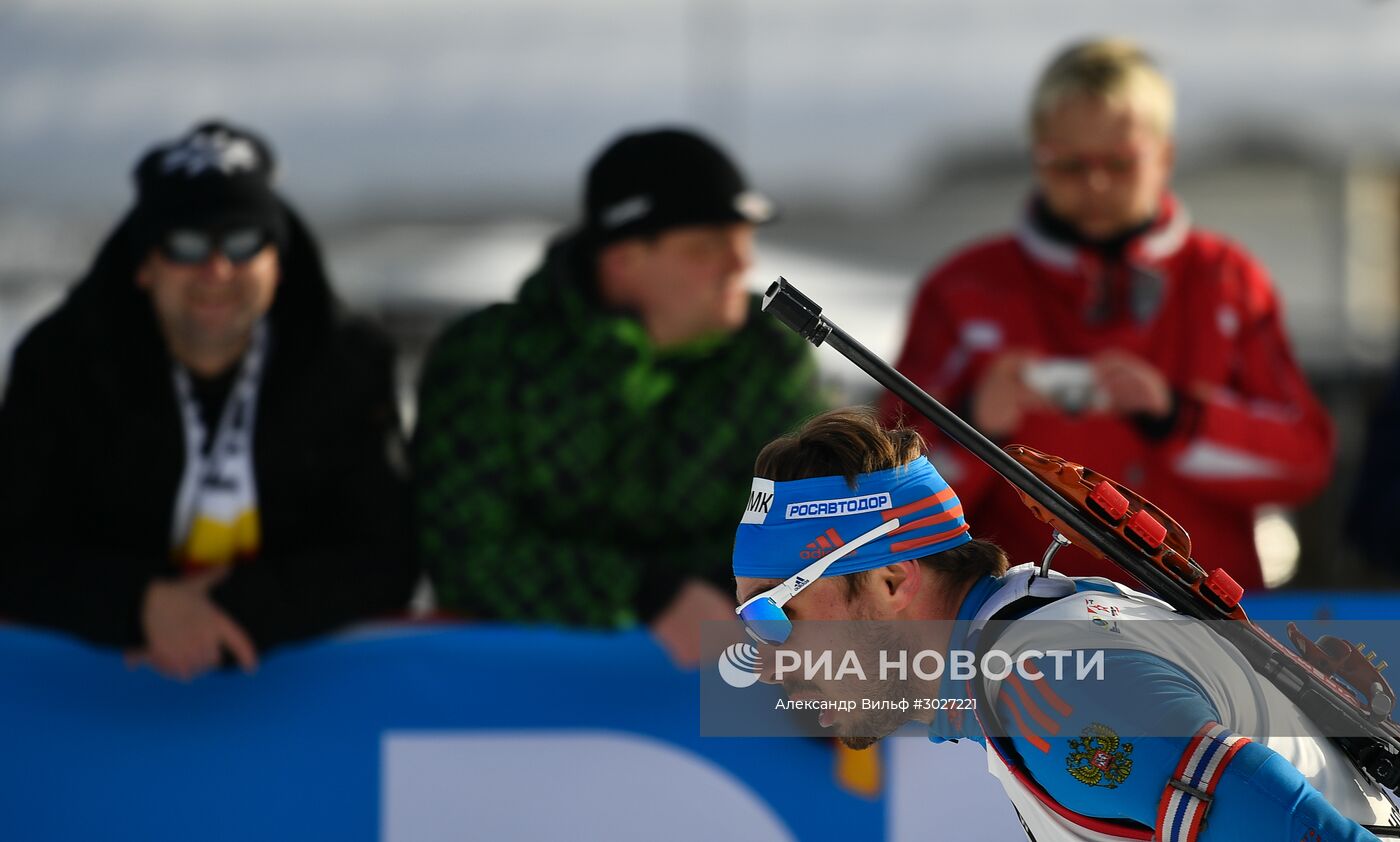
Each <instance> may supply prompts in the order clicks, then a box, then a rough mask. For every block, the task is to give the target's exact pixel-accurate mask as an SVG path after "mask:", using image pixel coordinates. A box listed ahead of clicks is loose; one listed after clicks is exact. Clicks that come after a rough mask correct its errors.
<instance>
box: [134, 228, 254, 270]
mask: <svg viewBox="0 0 1400 842" xmlns="http://www.w3.org/2000/svg"><path fill="white" fill-rule="evenodd" d="M271 241H272V236H271V235H270V234H269V233H268V231H267V230H266V229H264V228H257V227H252V226H249V227H245V228H230V229H228V230H226V231H202V230H200V229H198V228H172V229H171V230H169V231H167V232H165V236H163V237H161V239H160V250H161V253H162V254H164V255H165V258H166V259H167V260H169V261H170V262H172V263H190V264H192V263H203V262H204V261H206V260H208V259H209V258H210V257H212V256H213V255H214V253H215V251H218V252H219V253H222V254H223V256H224V257H227V258H228V259H229V262H231V263H246V262H248V261H249V260H252V259H253V257H254V256H256V255H257V253H258V252H260V251H262V250H263V248H264V247H266V246H267V244H268V243H269V242H271Z"/></svg>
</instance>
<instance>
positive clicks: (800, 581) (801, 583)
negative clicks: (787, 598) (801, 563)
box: [792, 576, 811, 591]
mask: <svg viewBox="0 0 1400 842" xmlns="http://www.w3.org/2000/svg"><path fill="white" fill-rule="evenodd" d="M809 584H811V583H810V582H808V581H807V580H806V579H804V578H802V577H801V576H798V577H797V581H795V582H793V583H792V589H793V590H795V591H800V590H802V589H803V588H805V587H807V586H808V585H809Z"/></svg>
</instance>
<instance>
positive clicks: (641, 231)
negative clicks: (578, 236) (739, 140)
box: [583, 128, 774, 243]
mask: <svg viewBox="0 0 1400 842" xmlns="http://www.w3.org/2000/svg"><path fill="white" fill-rule="evenodd" d="M583 204H584V208H583V210H584V230H585V231H586V232H587V233H588V234H589V235H590V236H591V237H592V238H593V240H594V241H595V242H597V243H604V242H608V241H611V240H617V239H622V238H624V237H632V236H639V235H648V234H655V233H657V232H659V231H663V230H665V229H667V228H675V227H677V226H681V225H705V224H712V223H726V222H749V223H753V224H761V223H764V222H768V221H769V220H771V219H772V218H773V216H774V207H773V203H772V201H770V200H769V199H768V197H767V196H764V195H763V194H761V193H758V192H756V191H754V190H750V189H749V187H748V184H747V182H746V181H745V180H744V176H743V173H741V172H740V171H739V168H738V167H737V166H736V165H735V164H734V162H733V161H732V160H731V159H730V158H729V156H728V155H726V154H725V153H724V151H723V150H721V149H720V148H719V147H718V146H717V145H715V144H714V143H713V142H712V141H710V140H708V139H706V138H705V137H702V136H701V135H699V134H697V133H696V132H693V131H690V130H687V129H680V128H662V129H653V130H649V131H640V132H632V133H629V134H625V135H623V136H622V137H620V138H618V139H617V140H615V141H613V142H612V144H610V145H609V146H608V147H607V148H606V149H604V150H603V152H602V154H600V155H599V156H598V157H597V159H596V160H594V162H593V165H592V166H591V167H589V169H588V181H587V185H586V187H585V189H584V199H583Z"/></svg>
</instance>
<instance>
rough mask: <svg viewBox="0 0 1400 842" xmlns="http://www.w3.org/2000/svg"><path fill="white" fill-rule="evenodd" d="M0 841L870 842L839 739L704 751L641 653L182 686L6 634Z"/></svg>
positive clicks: (285, 668) (398, 629)
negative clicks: (841, 770)
mask: <svg viewBox="0 0 1400 842" xmlns="http://www.w3.org/2000/svg"><path fill="white" fill-rule="evenodd" d="M0 664H3V669H0V727H2V728H3V731H4V735H5V739H4V752H3V759H0V806H3V810H0V835H3V837H4V838H6V839H22V840H29V842H43V840H91V839H104V840H127V839H130V840H143V842H151V841H152V840H192V839H201V840H224V839H228V840H235V839H236V840H249V839H296V840H313V839H327V840H330V839H334V840H357V839H366V840H368V839H376V838H379V839H386V840H415V841H416V840H437V839H442V840H448V839H451V840H465V839H493V840H494V839H555V838H557V839H609V840H624V839H638V840H643V839H645V840H654V839H656V838H661V837H664V838H667V839H697V840H698V839H705V840H711V839H721V838H723V839H821V838H848V839H849V838H881V837H883V836H884V834H885V824H886V815H885V803H884V799H883V798H882V797H880V796H878V795H874V796H872V795H869V794H866V795H860V794H856V793H854V792H852V791H851V790H850V788H848V787H846V786H843V785H841V784H840V783H839V782H838V767H839V762H838V761H839V760H840V757H839V755H838V753H837V752H836V750H835V748H834V744H833V743H832V742H831V741H829V740H813V739H713V738H702V737H701V736H700V727H699V721H700V716H699V695H700V694H699V674H698V673H696V672H682V671H679V670H677V669H675V668H674V667H673V666H672V665H671V664H670V662H669V660H668V659H667V658H666V655H665V654H664V653H663V652H662V651H661V650H660V649H659V648H658V647H657V646H656V644H655V643H654V642H653V640H652V639H651V637H650V636H649V635H647V634H645V633H643V632H634V633H626V634H604V633H597V634H594V633H585V632H577V631H563V630H551V629H521V628H514V627H499V626H489V625H473V626H459V625H450V626H391V627H387V628H374V629H365V630H360V631H356V632H352V633H350V634H347V635H342V636H340V637H337V638H334V639H329V640H323V641H319V642H315V643H310V644H306V645H302V646H296V647H290V648H287V649H284V650H282V651H278V652H273V653H271V654H270V656H269V657H268V658H267V659H266V660H265V661H264V662H263V664H262V665H261V668H260V669H259V670H258V672H257V674H255V675H253V676H245V675H242V674H241V673H237V672H232V671H227V672H221V673H217V674H213V675H207V676H205V677H202V678H200V679H198V680H196V681H194V682H191V683H189V684H181V683H178V682H174V681H170V680H167V679H165V678H162V677H160V676H158V675H156V674H154V673H152V672H151V671H149V670H147V669H141V670H135V671H133V670H129V669H127V668H126V667H125V666H124V665H123V663H122V659H121V657H120V655H118V654H117V653H114V652H110V651H105V650H98V649H93V648H91V647H88V646H86V645H84V644H82V643H79V642H76V641H73V640H70V639H68V638H65V637H62V636H58V635H51V634H48V633H45V632H39V631H32V630H28V629H22V628H16V627H5V628H0Z"/></svg>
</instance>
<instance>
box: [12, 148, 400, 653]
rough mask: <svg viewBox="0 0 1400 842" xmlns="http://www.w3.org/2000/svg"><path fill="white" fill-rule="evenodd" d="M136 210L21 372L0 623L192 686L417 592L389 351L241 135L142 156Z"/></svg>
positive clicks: (390, 607)
mask: <svg viewBox="0 0 1400 842" xmlns="http://www.w3.org/2000/svg"><path fill="white" fill-rule="evenodd" d="M134 175H135V181H136V191H137V196H136V202H135V205H134V207H133V208H132V209H131V211H130V212H129V213H128V214H127V215H126V217H125V218H124V219H123V220H122V221H121V222H120V223H119V224H118V225H117V227H116V230H115V231H113V232H112V234H111V235H110V236H109V237H108V238H107V240H106V242H105V243H104V244H103V246H102V247H101V250H100V251H99V252H98V255H97V257H96V259H95V260H94V262H93V264H92V267H91V269H90V270H89V271H88V273H87V275H86V276H85V277H83V278H82V280H80V281H79V282H78V284H77V285H76V286H75V287H74V288H73V290H72V291H71V293H70V294H69V296H68V298H67V300H66V301H64V303H63V304H62V305H61V306H59V307H58V309H57V310H55V311H54V312H53V313H52V314H50V315H49V316H48V317H47V318H45V319H43V320H42V321H41V322H39V323H38V324H37V325H36V326H35V327H34V328H33V329H32V330H31V331H30V332H29V334H28V336H27V337H26V338H25V339H24V340H23V342H22V343H21V344H20V345H19V347H18V348H17V349H16V351H15V353H14V358H13V360H12V363H11V371H10V377H9V381H8V387H7V392H6V394H5V397H4V403H3V405H0V612H3V613H4V614H6V615H8V616H10V617H12V618H15V619H19V620H22V621H26V622H31V623H37V624H41V625H46V626H52V627H56V628H59V629H64V630H67V631H69V632H72V633H75V634H77V635H80V636H82V637H84V638H87V639H90V640H92V641H96V642H99V643H103V644H110V645H114V646H118V647H122V648H124V649H126V650H127V651H128V653H129V656H130V657H131V658H132V659H133V660H136V661H149V663H150V664H151V665H152V666H153V667H155V668H156V669H157V670H159V671H160V672H162V673H164V674H166V675H170V676H174V677H178V678H183V679H189V678H192V677H193V676H196V675H198V674H199V673H201V672H204V671H205V670H208V669H210V668H212V667H215V666H217V665H218V664H220V663H221V661H228V660H232V661H236V662H237V663H238V664H239V665H241V666H242V667H243V668H244V669H246V670H251V669H253V668H254V667H255V666H256V664H257V661H258V657H259V655H260V653H261V652H263V651H264V650H266V649H267V648H268V647H270V646H273V645H275V644H278V643H281V642H284V641H289V640H294V639H297V638H302V637H306V636H308V635H313V634H316V633H319V632H323V631H326V630H327V629H330V628H333V627H335V626H338V625H341V624H344V623H347V622H350V621H352V620H355V619H357V618H361V617H365V616H367V615H375V614H380V613H384V612H392V611H396V610H399V609H400V608H402V607H403V606H404V604H405V603H406V601H407V599H408V597H409V595H410V592H411V590H412V586H413V582H414V579H415V575H416V568H415V565H414V562H413V553H412V542H411V540H410V539H409V534H410V533H409V529H408V521H409V509H408V497H407V489H406V481H405V477H404V476H403V475H402V470H401V468H400V466H401V465H402V464H403V460H402V456H401V454H402V452H403V450H402V448H403V443H402V432H401V428H400V424H399V419H398V415H397V411H396V406H395V402H394V390H393V384H392V358H393V354H392V350H391V348H390V346H389V344H388V343H387V341H386V340H384V339H383V338H381V337H380V336H379V335H378V334H377V333H376V332H374V331H373V330H371V329H369V328H368V327H367V326H366V325H364V324H359V323H355V322H353V321H349V320H346V319H345V318H343V317H342V316H341V315H340V314H339V312H338V309H337V304H336V301H335V298H334V295H333V293H332V291H331V288H330V285H329V282H328V280H327V277H326V273H325V270H324V268H323V266H322V261H321V257H320V253H319V250H318V247H317V245H316V243H315V241H314V240H313V239H312V236H311V234H310V232H309V230H308V229H307V227H306V226H305V224H304V223H303V222H302V221H301V219H300V218H299V217H298V215H297V214H296V213H295V212H294V211H293V210H292V208H291V207H290V206H288V204H287V203H286V202H285V201H284V200H283V199H282V198H281V197H280V196H279V195H278V194H277V193H276V192H275V191H274V190H273V187H272V176H273V156H272V152H271V150H270V149H269V148H268V146H267V144H266V143H264V142H263V141H262V139H261V138H259V137H258V136H256V135H254V134H252V133H249V132H247V131H245V130H242V129H239V128H236V127H233V126H230V125H227V124H224V123H219V122H210V123H205V124H202V125H200V126H197V127H196V128H194V129H193V130H191V131H190V132H189V133H188V134H186V135H185V136H183V137H180V138H178V139H176V140H173V141H171V142H168V143H164V144H160V145H157V146H156V147H154V148H153V149H151V150H150V151H149V152H148V153H147V154H146V155H144V156H143V157H142V158H141V159H140V161H139V163H138V164H137V167H136V171H135V174H134Z"/></svg>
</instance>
